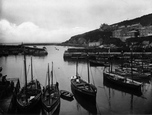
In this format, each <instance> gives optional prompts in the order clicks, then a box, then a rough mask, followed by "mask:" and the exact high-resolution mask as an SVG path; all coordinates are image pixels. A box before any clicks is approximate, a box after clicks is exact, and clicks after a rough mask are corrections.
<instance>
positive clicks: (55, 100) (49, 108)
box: [41, 84, 60, 114]
mask: <svg viewBox="0 0 152 115" xmlns="http://www.w3.org/2000/svg"><path fill="white" fill-rule="evenodd" d="M51 87H52V89H50V90H55V91H54V92H51V93H50V95H48V92H49V87H46V89H45V90H44V92H43V94H42V96H41V103H42V108H43V111H44V112H45V113H51V114H53V113H54V112H55V111H56V109H57V108H58V106H59V105H60V92H59V89H58V86H57V85H56V84H55V85H54V86H51ZM52 95H56V96H55V97H51V96H52ZM49 96H50V97H49ZM49 100H50V102H48V101H49Z"/></svg>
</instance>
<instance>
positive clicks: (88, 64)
mask: <svg viewBox="0 0 152 115" xmlns="http://www.w3.org/2000/svg"><path fill="white" fill-rule="evenodd" d="M87 68H88V83H90V75H89V61H88V55H87Z"/></svg>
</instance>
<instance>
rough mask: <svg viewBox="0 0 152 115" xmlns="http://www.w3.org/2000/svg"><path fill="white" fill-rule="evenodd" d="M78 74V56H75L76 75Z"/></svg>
mask: <svg viewBox="0 0 152 115" xmlns="http://www.w3.org/2000/svg"><path fill="white" fill-rule="evenodd" d="M77 76H78V58H77V62H76V77H77Z"/></svg>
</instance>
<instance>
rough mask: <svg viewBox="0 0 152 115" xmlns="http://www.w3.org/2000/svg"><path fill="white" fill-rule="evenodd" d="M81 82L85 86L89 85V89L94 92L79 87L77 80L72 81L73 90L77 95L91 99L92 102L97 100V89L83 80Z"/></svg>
mask: <svg viewBox="0 0 152 115" xmlns="http://www.w3.org/2000/svg"><path fill="white" fill-rule="evenodd" d="M80 82H83V83H84V84H85V85H88V87H90V88H92V91H89V90H85V89H84V88H81V87H78V85H77V84H76V80H75V79H71V89H73V90H75V92H76V93H78V94H79V95H82V96H83V97H86V98H90V100H91V99H93V100H95V99H96V93H97V88H96V87H95V86H94V85H92V84H88V83H87V82H85V81H83V80H82V79H80ZM80 85H81V84H80ZM82 87H83V85H82Z"/></svg>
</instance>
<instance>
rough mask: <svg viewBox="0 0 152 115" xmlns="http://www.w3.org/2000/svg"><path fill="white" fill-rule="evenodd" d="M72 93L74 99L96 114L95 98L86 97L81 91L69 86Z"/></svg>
mask: <svg viewBox="0 0 152 115" xmlns="http://www.w3.org/2000/svg"><path fill="white" fill-rule="evenodd" d="M71 90H72V93H73V94H74V98H75V99H76V101H77V102H78V103H79V104H80V105H81V106H82V107H83V108H84V109H85V110H87V111H88V112H89V113H92V114H97V107H96V98H95V97H93V98H92V97H91V98H90V97H86V95H83V94H82V93H80V92H78V91H77V90H75V89H74V88H73V87H72V86H71Z"/></svg>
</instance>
